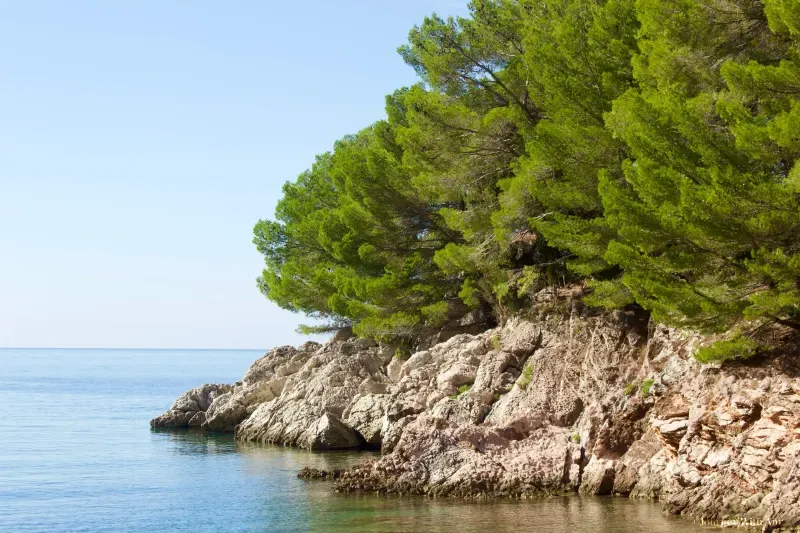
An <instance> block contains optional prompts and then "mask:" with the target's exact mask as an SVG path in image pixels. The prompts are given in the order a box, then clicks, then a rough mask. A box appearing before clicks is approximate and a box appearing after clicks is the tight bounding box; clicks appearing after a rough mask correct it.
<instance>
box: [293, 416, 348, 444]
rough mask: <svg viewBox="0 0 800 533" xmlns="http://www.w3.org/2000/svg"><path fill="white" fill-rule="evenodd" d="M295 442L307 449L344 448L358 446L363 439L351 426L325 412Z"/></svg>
mask: <svg viewBox="0 0 800 533" xmlns="http://www.w3.org/2000/svg"><path fill="white" fill-rule="evenodd" d="M297 444H298V445H299V446H300V447H302V448H306V449H309V450H346V449H349V448H360V447H361V446H362V444H363V441H362V440H361V438H360V437H359V435H358V433H356V432H355V431H354V430H353V428H351V427H349V426H347V425H345V424H343V423H342V422H341V421H340V420H339V419H338V418H336V417H335V416H334V415H332V414H330V413H325V414H324V415H322V416H321V417H319V420H317V422H316V423H315V424H314V425H313V426H311V427H310V428H308V429H307V430H306V431H305V432H304V433H303V435H302V436H301V437H300V440H299V441H298V443H297Z"/></svg>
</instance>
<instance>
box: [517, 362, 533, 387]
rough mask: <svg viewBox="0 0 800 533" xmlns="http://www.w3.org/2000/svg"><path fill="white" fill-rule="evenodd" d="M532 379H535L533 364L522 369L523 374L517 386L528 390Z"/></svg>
mask: <svg viewBox="0 0 800 533" xmlns="http://www.w3.org/2000/svg"><path fill="white" fill-rule="evenodd" d="M531 379H533V363H530V364H529V365H527V366H525V367H524V368H523V369H522V373H520V376H519V379H517V386H519V387H520V388H521V389H527V388H528V385H530V384H531Z"/></svg>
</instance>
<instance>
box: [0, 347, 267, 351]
mask: <svg viewBox="0 0 800 533" xmlns="http://www.w3.org/2000/svg"><path fill="white" fill-rule="evenodd" d="M0 350H173V351H181V350H182V351H195V352H196V351H219V350H225V351H250V352H252V351H260V350H263V351H269V350H270V348H113V347H97V346H95V347H79V346H77V347H76V346H70V347H63V346H0Z"/></svg>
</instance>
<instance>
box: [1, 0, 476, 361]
mask: <svg viewBox="0 0 800 533" xmlns="http://www.w3.org/2000/svg"><path fill="white" fill-rule="evenodd" d="M434 11H435V12H437V13H440V14H442V15H444V16H447V15H461V14H465V13H466V1H464V2H454V1H453V0H434V1H429V2H425V1H422V0H413V1H412V2H405V3H402V5H375V4H366V5H365V4H364V3H363V2H359V1H357V0H349V1H346V2H341V3H337V4H336V5H331V4H329V3H327V2H321V1H319V0H316V1H314V2H312V3H311V4H291V5H284V4H281V5H270V6H266V5H263V4H261V3H259V2H255V1H253V0H249V1H247V2H244V3H240V4H237V5H236V6H228V5H218V4H215V3H213V2H210V1H208V0H205V1H202V2H198V3H195V4H192V6H191V7H190V8H188V7H185V6H179V5H163V4H161V3H156V2H154V1H152V0H151V1H145V2H141V3H137V4H107V5H99V4H97V3H95V2H91V1H89V0H79V1H77V2H71V3H69V4H65V3H60V2H55V1H52V0H34V1H31V2H24V3H16V4H8V5H6V6H5V9H4V17H3V18H2V20H0V35H2V37H0V39H2V42H3V44H4V46H3V47H2V49H3V50H13V51H14V52H13V54H12V53H5V54H2V53H0V68H2V71H3V74H4V76H3V77H4V80H3V81H4V83H3V91H4V96H5V98H3V99H2V100H1V102H2V103H0V112H2V114H3V117H4V120H3V122H2V124H0V140H1V141H2V146H4V150H3V152H2V156H3V161H4V169H3V178H2V179H0V226H2V227H3V228H4V229H3V231H2V232H0V254H2V255H3V256H5V257H6V258H10V260H6V261H4V262H3V263H2V264H0V344H2V345H7V346H10V347H11V346H13V347H19V348H36V347H41V348H62V349H66V348H77V349H81V347H82V346H88V347H91V348H102V347H103V346H108V345H113V346H119V347H120V348H130V349H136V348H139V347H143V346H164V347H165V349H172V348H177V349H186V348H185V346H201V347H203V349H206V348H208V347H209V346H223V345H224V346H232V347H234V348H235V349H249V348H246V347H247V346H254V345H262V346H277V345H284V344H293V345H296V344H298V343H301V342H303V340H304V339H306V338H308V337H307V336H304V335H300V334H298V333H296V332H295V329H296V327H297V326H298V324H300V323H302V322H303V321H304V319H303V317H302V316H301V315H296V314H293V313H291V312H289V311H285V310H282V309H280V308H278V307H277V306H276V305H275V304H273V303H271V302H270V301H268V300H267V299H266V298H265V297H264V296H263V295H262V294H260V293H259V291H258V289H257V287H256V278H257V277H258V276H259V275H260V274H261V270H262V268H263V264H264V263H263V259H262V257H261V256H260V255H259V253H258V252H257V250H256V248H255V246H254V245H253V244H252V242H251V241H252V238H253V232H252V229H253V226H254V225H255V224H256V222H257V221H258V220H259V219H264V218H272V217H273V214H274V208H275V204H276V202H277V201H278V199H279V197H280V196H281V194H282V193H281V187H282V185H283V184H284V182H286V181H294V180H295V179H296V178H297V177H298V175H299V174H300V173H301V172H303V171H304V170H305V169H307V168H309V167H310V166H311V164H312V163H313V162H314V157H315V156H316V155H317V154H320V153H323V152H326V151H328V150H330V149H332V147H333V145H334V142H335V141H336V140H337V139H340V138H341V137H343V136H344V135H347V134H352V133H355V132H357V131H359V130H361V129H363V128H365V127H367V126H369V125H370V124H371V123H373V122H374V121H376V120H378V119H381V118H383V117H384V116H385V113H384V96H385V95H386V94H390V93H391V92H392V91H394V90H395V89H397V88H399V87H403V86H407V85H410V84H412V83H415V82H416V81H418V79H417V76H416V74H415V73H414V70H413V69H412V68H410V67H408V66H407V65H405V64H404V63H403V61H402V59H401V58H400V56H399V55H398V54H397V53H396V49H397V47H398V46H400V45H402V44H404V43H405V42H406V40H407V35H408V32H409V30H410V29H411V28H412V27H413V26H414V25H415V24H421V23H422V21H423V19H424V17H425V16H428V15H430V14H431V13H432V12H434ZM301 26H302V28H303V29H302V31H300V29H299V28H300V27H301ZM332 43H334V44H335V45H332ZM367 44H368V45H367ZM142 349H146V348H142ZM210 349H216V348H210Z"/></svg>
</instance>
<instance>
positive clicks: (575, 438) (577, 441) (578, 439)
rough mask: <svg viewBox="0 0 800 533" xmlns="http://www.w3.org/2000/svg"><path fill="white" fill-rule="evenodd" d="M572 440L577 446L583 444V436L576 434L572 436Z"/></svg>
mask: <svg viewBox="0 0 800 533" xmlns="http://www.w3.org/2000/svg"><path fill="white" fill-rule="evenodd" d="M570 440H571V441H572V442H574V443H575V444H580V443H581V436H580V435H578V434H577V433H575V434H574V435H572V437H570Z"/></svg>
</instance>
